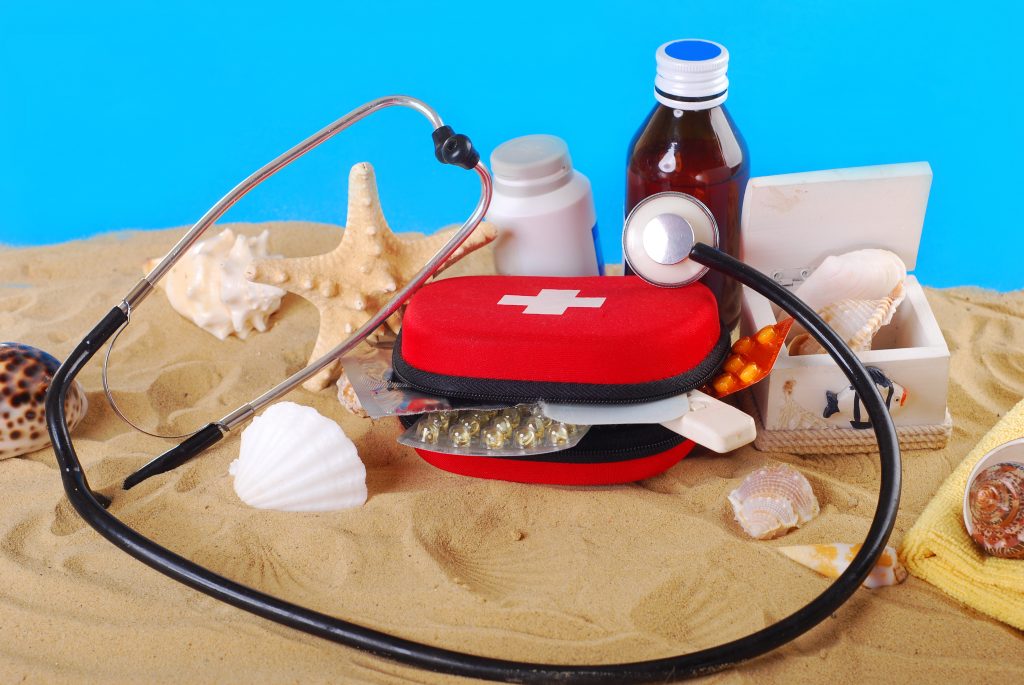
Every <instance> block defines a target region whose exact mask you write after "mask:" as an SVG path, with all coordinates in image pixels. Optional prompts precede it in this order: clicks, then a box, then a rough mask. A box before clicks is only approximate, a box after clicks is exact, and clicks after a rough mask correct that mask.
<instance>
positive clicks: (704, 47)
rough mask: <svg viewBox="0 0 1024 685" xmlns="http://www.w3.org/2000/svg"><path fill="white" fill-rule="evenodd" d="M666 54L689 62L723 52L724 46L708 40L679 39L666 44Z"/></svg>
mask: <svg viewBox="0 0 1024 685" xmlns="http://www.w3.org/2000/svg"><path fill="white" fill-rule="evenodd" d="M665 54H666V55H668V56H669V57H671V58H673V59H682V60H686V61H687V62H703V61H704V60H708V59H714V58H715V57H718V56H719V55H721V54H722V48H720V47H718V46H717V45H715V44H714V43H711V42H708V41H706V40H677V41H676V42H674V43H669V44H668V45H666V46H665Z"/></svg>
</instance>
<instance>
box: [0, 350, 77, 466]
mask: <svg viewBox="0 0 1024 685" xmlns="http://www.w3.org/2000/svg"><path fill="white" fill-rule="evenodd" d="M59 366H60V362H59V361H57V360H56V359H54V358H53V356H51V355H49V354H47V353H46V352H43V351H42V350H40V349H36V348H35V347H31V346H29V345H22V344H20V343H0V459H8V458H10V457H17V456H20V455H22V454H28V453H29V452H35V451H36V450H38V449H42V448H43V447H45V446H46V445H48V444H50V436H49V434H48V433H47V432H46V413H45V409H44V402H45V400H46V391H47V390H48V389H49V388H50V381H51V380H53V374H54V373H56V372H57V367H59ZM64 407H65V409H66V411H67V416H68V425H69V426H70V427H71V428H74V427H75V426H76V425H78V423H79V422H80V421H81V420H82V417H84V416H85V412H86V411H87V410H88V409H89V401H88V400H87V399H86V397H85V392H83V391H82V386H80V385H79V384H78V383H77V382H76V383H75V384H74V385H73V386H72V388H71V390H70V392H68V398H67V401H66V402H65V404H64Z"/></svg>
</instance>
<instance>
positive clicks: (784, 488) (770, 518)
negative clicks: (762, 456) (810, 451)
mask: <svg viewBox="0 0 1024 685" xmlns="http://www.w3.org/2000/svg"><path fill="white" fill-rule="evenodd" d="M729 503H730V504H732V510H733V513H734V514H735V516H736V520H737V521H738V522H739V524H740V526H742V527H743V530H744V531H746V533H747V534H748V535H750V536H751V537H753V538H757V539H758V540H770V539H772V538H777V537H779V536H781V535H785V534H786V533H788V532H789V531H790V530H792V529H793V528H799V527H800V526H802V525H803V524H805V523H807V522H808V521H810V520H811V519H813V518H814V517H815V516H817V515H818V512H819V508H818V500H817V498H816V497H815V496H814V491H813V490H811V484H810V483H808V482H807V479H806V478H804V476H803V474H802V473H800V472H799V471H797V470H796V469H794V468H793V467H792V466H789V465H787V464H779V465H775V466H765V467H764V468H760V469H757V470H756V471H754V472H752V473H751V474H750V475H749V476H747V477H746V478H745V479H743V482H742V483H740V486H739V487H738V488H736V489H735V490H733V491H732V492H731V493H729Z"/></svg>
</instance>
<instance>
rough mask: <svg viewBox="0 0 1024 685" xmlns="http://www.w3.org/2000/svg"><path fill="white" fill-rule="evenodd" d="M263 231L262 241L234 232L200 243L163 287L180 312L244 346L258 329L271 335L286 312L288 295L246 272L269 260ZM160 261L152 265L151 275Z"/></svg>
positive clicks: (222, 233)
mask: <svg viewBox="0 0 1024 685" xmlns="http://www.w3.org/2000/svg"><path fill="white" fill-rule="evenodd" d="M269 236H270V234H269V233H268V232H267V231H263V233H261V234H260V235H259V236H258V237H256V238H249V237H246V236H244V235H239V236H235V234H234V232H233V231H232V230H231V229H229V228H228V229H224V230H223V231H221V232H220V234H218V235H216V236H214V237H212V238H208V239H206V240H203V241H201V242H198V243H196V244H195V245H194V246H192V247H191V248H190V249H189V250H188V252H186V253H185V255H184V256H183V257H182V258H181V261H179V262H178V263H177V264H175V265H174V267H173V268H172V269H171V270H170V271H169V272H168V273H167V275H166V276H164V278H163V279H162V280H161V281H160V282H159V284H160V285H161V286H163V289H164V292H165V293H166V294H167V299H168V301H169V302H170V303H171V306H172V307H174V309H175V311H177V312H178V313H179V314H181V315H182V316H184V317H185V318H186V319H189V320H191V321H192V322H193V323H195V324H196V325H197V326H199V327H200V328H202V329H203V330H205V331H208V332H209V333H212V334H213V335H215V336H217V337H218V338H220V339H221V340H224V339H225V338H227V337H228V336H229V335H231V334H234V335H237V336H238V337H239V338H242V339H243V340H244V339H245V338H246V337H248V335H249V332H250V331H252V330H253V329H255V330H257V331H265V330H267V319H268V318H269V317H270V315H271V314H273V313H274V312H276V311H277V310H278V308H279V307H280V306H281V298H282V297H283V296H284V292H285V291H284V290H282V289H280V288H277V287H275V286H272V285H264V284H262V283H253V282H251V281H249V280H248V279H246V277H245V271H246V269H248V268H249V266H250V265H251V264H252V263H253V260H255V259H257V258H264V257H267V256H268V254H267V239H268V238H269ZM157 261H159V260H155V259H154V260H150V261H149V262H148V263H147V264H146V269H147V271H148V270H149V269H151V268H152V267H153V266H154V265H155V264H156V263H157Z"/></svg>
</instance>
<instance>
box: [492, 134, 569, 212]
mask: <svg viewBox="0 0 1024 685" xmlns="http://www.w3.org/2000/svg"><path fill="white" fill-rule="evenodd" d="M491 171H492V172H493V174H494V187H495V190H498V189H500V190H501V191H503V192H505V193H507V194H509V195H512V196H518V197H523V196H528V195H540V194H542V193H547V192H551V191H552V190H554V189H556V188H558V187H560V186H563V185H565V184H566V183H568V182H569V181H570V179H571V177H572V158H571V157H570V156H569V146H568V145H566V144H565V141H564V140H562V139H561V138H559V137H558V136H550V135H546V134H536V135H532V136H522V137H520V138H513V139H512V140H509V141H506V142H504V143H502V144H501V145H499V146H498V147H496V148H495V149H494V152H492V153H491Z"/></svg>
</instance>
